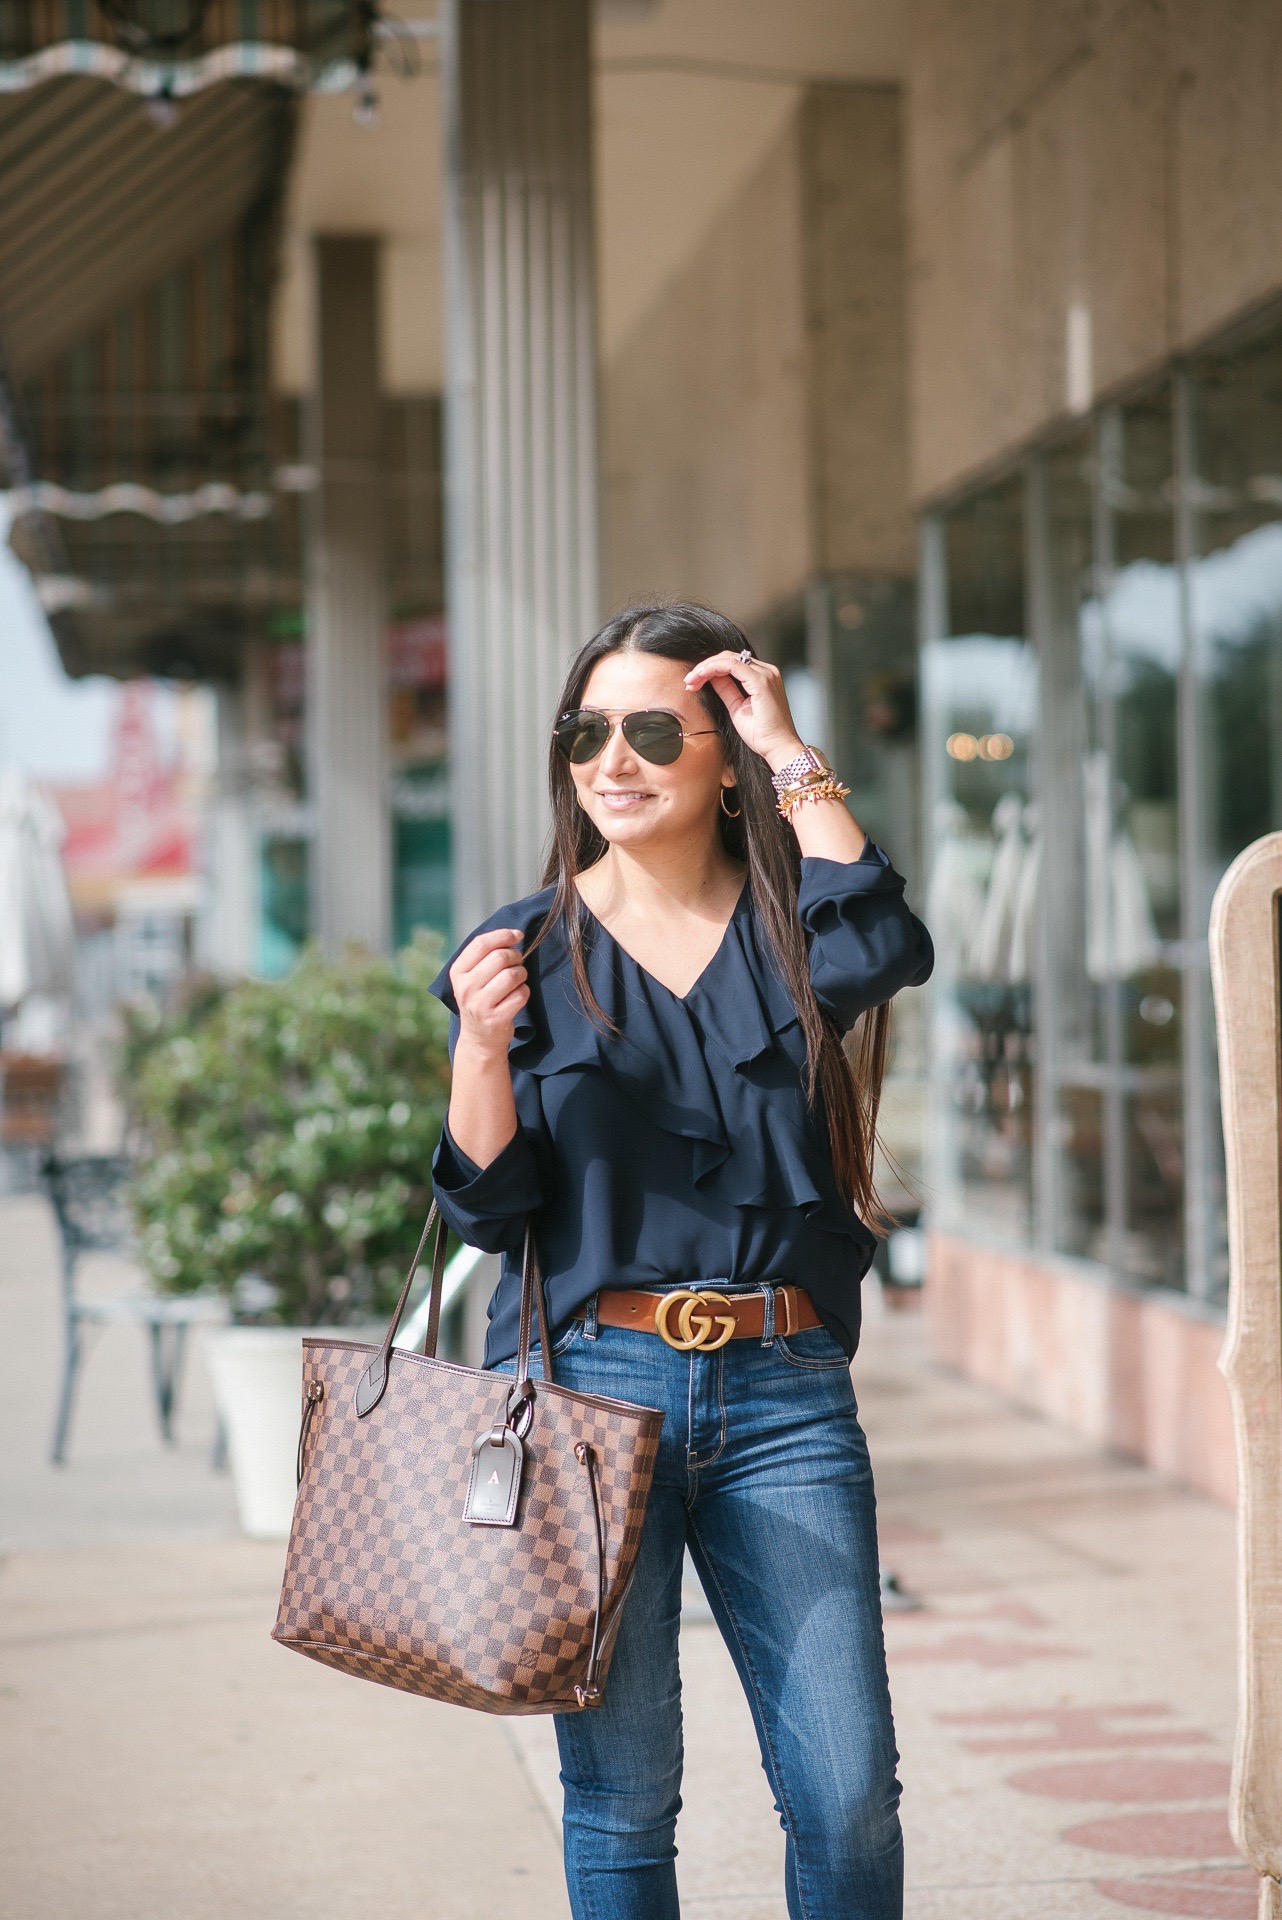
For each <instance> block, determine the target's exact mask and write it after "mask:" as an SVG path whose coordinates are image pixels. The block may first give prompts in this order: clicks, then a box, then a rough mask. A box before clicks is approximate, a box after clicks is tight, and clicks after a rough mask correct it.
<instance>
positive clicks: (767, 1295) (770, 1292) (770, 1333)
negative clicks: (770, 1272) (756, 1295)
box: [761, 1286, 775, 1347]
mask: <svg viewBox="0 0 1282 1920" xmlns="http://www.w3.org/2000/svg"><path fill="white" fill-rule="evenodd" d="M761 1299H762V1308H761V1344H762V1346H763V1347H773V1345H774V1343H775V1290H774V1288H773V1287H769V1286H766V1287H762V1289H761Z"/></svg>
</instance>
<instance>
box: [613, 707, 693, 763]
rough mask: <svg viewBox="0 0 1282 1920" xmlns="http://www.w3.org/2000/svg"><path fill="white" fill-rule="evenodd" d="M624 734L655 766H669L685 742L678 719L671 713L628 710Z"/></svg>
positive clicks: (630, 744) (634, 747) (637, 750)
mask: <svg viewBox="0 0 1282 1920" xmlns="http://www.w3.org/2000/svg"><path fill="white" fill-rule="evenodd" d="M623 737H624V739H625V740H626V741H627V743H628V745H629V746H630V747H631V748H632V749H633V751H634V752H635V753H639V754H640V755H641V758H642V759H643V760H648V761H649V762H650V764H651V766H654V767H670V766H671V765H672V762H673V761H674V760H675V759H676V758H677V756H678V755H679V754H680V752H681V749H682V747H683V746H684V744H685V740H684V736H683V735H682V732H681V722H680V721H679V720H678V719H677V717H676V715H675V714H671V713H660V712H655V713H630V714H629V715H628V716H627V718H626V720H625V721H624V722H623Z"/></svg>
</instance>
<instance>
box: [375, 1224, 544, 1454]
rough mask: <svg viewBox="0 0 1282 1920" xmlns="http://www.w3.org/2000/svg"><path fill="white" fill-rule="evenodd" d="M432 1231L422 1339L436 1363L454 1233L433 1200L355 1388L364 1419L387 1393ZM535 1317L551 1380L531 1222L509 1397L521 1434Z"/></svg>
mask: <svg viewBox="0 0 1282 1920" xmlns="http://www.w3.org/2000/svg"><path fill="white" fill-rule="evenodd" d="M433 1226H435V1228H436V1240H435V1243H434V1245H433V1248H432V1278H431V1283H430V1286H429V1291H428V1309H427V1332H426V1334H425V1335H424V1337H423V1352H424V1353H425V1354H426V1355H427V1356H428V1358H429V1359H432V1360H434V1359H435V1358H436V1342H437V1336H438V1334H439V1332H440V1326H441V1299H442V1296H443V1294H444V1291H445V1252H446V1246H447V1243H448V1238H449V1234H448V1229H447V1228H446V1225H445V1216H444V1215H443V1214H442V1212H441V1210H440V1207H439V1206H438V1205H437V1203H436V1200H435V1198H433V1200H432V1204H431V1206H430V1208H429V1209H428V1215H427V1224H426V1225H425V1226H424V1228H423V1231H422V1234H421V1235H420V1237H419V1243H418V1246H417V1248H416V1250H415V1253H414V1258H413V1259H412V1260H411V1261H410V1264H409V1271H408V1273H407V1274H406V1275H405V1284H404V1285H403V1286H402V1288H401V1292H400V1298H399V1299H398V1300H397V1302H396V1305H395V1306H394V1307H393V1309H392V1317H391V1320H390V1321H389V1322H388V1327H387V1332H386V1333H385V1334H384V1335H383V1344H382V1346H381V1347H380V1348H379V1350H378V1352H377V1353H376V1354H375V1355H374V1357H373V1359H372V1360H371V1361H370V1363H369V1365H368V1366H367V1367H366V1369H365V1371H364V1373H363V1374H362V1375H361V1377H360V1379H359V1380H358V1381H357V1383H356V1413H357V1417H358V1418H359V1419H364V1417H365V1415H366V1414H367V1413H372V1412H373V1410H374V1408H375V1407H376V1406H377V1405H378V1403H379V1401H380V1400H381V1399H382V1397H383V1395H384V1393H385V1392H386V1390H387V1373H388V1368H389V1367H390V1365H391V1359H392V1346H393V1344H394V1342H395V1340H396V1335H397V1330H398V1329H399V1327H400V1324H401V1320H402V1317H403V1316H404V1313H405V1304H406V1302H407V1301H408V1299H409V1297H410V1288H411V1287H412V1286H413V1284H414V1276H415V1274H416V1273H417V1272H418V1269H419V1262H420V1261H421V1260H422V1258H423V1254H424V1251H425V1250H426V1247H427V1242H428V1239H429V1237H430V1235H431V1232H432V1228H433ZM536 1313H537V1315H538V1324H539V1344H540V1347H541V1349H542V1354H543V1378H544V1379H545V1380H549V1381H550V1380H551V1378H552V1339H551V1335H550V1333H549V1330H548V1315H547V1302H546V1300H545V1299H544V1297H543V1276H542V1274H541V1273H540V1271H539V1256H538V1251H537V1249H536V1247H535V1245H534V1232H533V1229H532V1228H531V1226H530V1223H529V1221H528V1220H527V1221H526V1223H525V1245H524V1248H523V1250H522V1255H521V1317H520V1322H519V1328H518V1333H517V1346H516V1385H515V1386H514V1387H513V1389H512V1392H511V1393H510V1394H509V1395H508V1419H509V1422H510V1423H511V1424H512V1425H513V1426H517V1425H518V1422H521V1421H522V1420H523V1425H522V1426H521V1427H520V1429H519V1430H520V1431H522V1432H523V1431H524V1430H525V1428H527V1427H528V1426H529V1422H530V1416H531V1415H532V1413H533V1401H534V1385H533V1382H532V1381H531V1379H530V1333H531V1329H532V1325H533V1319H534V1315H535V1314H536Z"/></svg>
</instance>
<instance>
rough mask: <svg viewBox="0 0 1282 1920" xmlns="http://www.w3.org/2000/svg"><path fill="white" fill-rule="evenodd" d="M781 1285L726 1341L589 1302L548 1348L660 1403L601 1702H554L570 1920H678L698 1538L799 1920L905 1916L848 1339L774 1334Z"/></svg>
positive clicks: (604, 1384) (567, 1363)
mask: <svg viewBox="0 0 1282 1920" xmlns="http://www.w3.org/2000/svg"><path fill="white" fill-rule="evenodd" d="M709 1284H712V1285H715V1284H716V1283H715V1282H713V1283H709ZM719 1290H720V1291H723V1292H738V1291H742V1290H741V1289H737V1288H727V1287H724V1286H723V1287H721V1288H720V1289H719ZM766 1295H767V1307H766V1325H765V1331H764V1334H763V1337H762V1338H761V1339H760V1340H756V1339H743V1340H732V1341H730V1342H729V1344H728V1345H726V1346H724V1347H722V1348H720V1349H719V1350H718V1351H716V1352H711V1353H707V1352H699V1351H694V1352H690V1353H680V1352H676V1351H674V1350H673V1349H672V1348H670V1347H668V1346H666V1345H665V1344H664V1342H663V1341H662V1340H660V1339H659V1338H658V1337H657V1336H656V1335H654V1334H649V1333H640V1332H637V1331H635V1330H633V1329H631V1328H616V1327H601V1326H598V1324H597V1321H596V1310H595V1309H596V1303H595V1300H591V1301H589V1302H588V1305H587V1309H586V1312H585V1316H584V1318H583V1319H581V1320H576V1321H574V1322H573V1323H572V1324H571V1326H570V1327H569V1328H568V1329H567V1330H566V1331H565V1332H564V1333H562V1334H561V1335H560V1337H559V1338H558V1339H557V1340H556V1341H555V1343H554V1346H553V1356H554V1371H555V1377H556V1378H557V1380H559V1381H560V1382H561V1384H562V1385H563V1386H567V1387H576V1388H579V1389H581V1390H582V1391H584V1392H586V1393H598V1394H607V1395H609V1396H611V1397H613V1398H616V1399H620V1400H630V1401H633V1402H634V1403H637V1404H640V1405H643V1406H648V1407H656V1408H659V1409H660V1410H661V1411H662V1412H663V1415H664V1423H663V1431H662V1435H661V1438H660V1443H659V1457H658V1465H657V1468H656V1472H655V1478H654V1485H653V1488H652V1491H651V1494H650V1502H649V1506H648V1508H647V1512H646V1520H645V1527H644V1530H643V1533H642V1540H641V1548H640V1552H639V1556H638V1560H637V1568H636V1574H635V1578H634V1580H633V1583H632V1589H631V1592H630V1593H629V1595H628V1599H627V1603H626V1606H625V1608H624V1613H623V1621H622V1625H621V1626H620V1629H619V1637H618V1642H617V1645H616V1648H615V1653H614V1659H613V1663H612V1665H611V1667H610V1674H609V1680H608V1683H607V1686H606V1691H605V1702H604V1704H603V1705H602V1706H601V1707H600V1708H597V1709H595V1710H590V1711H587V1712H582V1713H574V1714H558V1715H557V1716H556V1732H557V1742H558V1745H559V1748H560V1756H561V1781H562V1785H563V1788H564V1795H565V1800H564V1817H563V1835H564V1847H565V1871H566V1880H567V1883H568V1887H569V1895H570V1907H571V1911H572V1913H573V1915H574V1920H679V1915H680V1905H679V1901H678V1895H677V1877H676V1855H677V1848H676V1825H677V1814H678V1811H679V1809H680V1806H681V1770H682V1728H681V1676H680V1670H679V1664H678V1628H679V1626H680V1618H681V1570H682V1561H683V1555H684V1550H685V1548H686V1547H687V1546H688V1547H689V1549H690V1554H691V1557H692V1559H693V1560H694V1563H695V1566H696V1567H697V1569H698V1572H699V1578H700V1580H701V1581H702V1583H703V1589H704V1592H705V1594H706V1595H707V1599H708V1604H709V1606H710V1607H711V1609H712V1613H713V1616H714V1618H715V1620H716V1623H717V1626H718V1627H719V1628H720V1631H721V1634H722V1637H723V1639H724V1640H725V1643H726V1646H727V1647H728V1648H729V1650H730V1655H731V1658H732V1659H733V1661H734V1664H735V1666H736V1668H737V1669H738V1673H739V1678H740V1680H741V1682H742V1684H743V1688H744V1692H745V1694H746V1695H747V1699H748V1704H749V1706H750V1708H751V1710H752V1716H753V1719H754V1721H755V1723H756V1729H757V1738H758V1740H759V1742H760V1746H761V1759H762V1764H763V1766H764V1768H765V1772H766V1776H767V1779H768V1780H769V1782H770V1787H771V1790H772V1792H773V1794H774V1800H775V1807H776V1809H777V1811H778V1813H779V1818H780V1823H781V1825H782V1827H783V1830H784V1833H785V1835H786V1836H787V1838H786V1860H785V1889H786V1896H787V1904H788V1913H789V1915H790V1920H901V1916H902V1912H903V1843H902V1839H901V1835H900V1827H899V1812H898V1808H899V1783H898V1780H897V1779H896V1774H895V1769H896V1765H897V1762H898V1755H897V1753H896V1751H895V1736H894V1727H893V1724H892V1720H891V1710H890V1693H889V1688H888V1686H887V1681H886V1659H885V1651H884V1647H883V1641H882V1623H881V1600H880V1591H879V1581H878V1571H877V1536H876V1516H875V1502H874V1495H873V1482H872V1470H871V1467H870V1465H869V1461H868V1445H867V1441H866V1440H865V1438H864V1434H863V1429H862V1428H861V1426H860V1424H859V1417H858V1412H857V1409H856V1405H855V1395H854V1390H853V1387H852V1384H851V1379H850V1369H849V1364H848V1362H847V1359H846V1356H845V1354H844V1352H843V1351H842V1349H841V1348H840V1346H839V1345H838V1344H837V1342H836V1341H835V1340H834V1339H833V1337H832V1335H831V1334H829V1333H828V1332H827V1331H826V1330H825V1329H823V1328H816V1329H812V1330H807V1331H804V1332H801V1333H796V1334H793V1335H791V1336H790V1337H788V1338H784V1337H783V1336H782V1335H780V1334H777V1333H775V1332H774V1313H773V1306H774V1296H773V1293H772V1291H771V1290H770V1289H766ZM536 1354H537V1350H536ZM512 1367H513V1362H511V1361H505V1362H504V1363H503V1370H504V1371H507V1372H510V1371H511V1370H512ZM532 1371H534V1372H536V1373H537V1372H538V1371H539V1369H538V1366H537V1365H535V1366H534V1368H533V1369H532Z"/></svg>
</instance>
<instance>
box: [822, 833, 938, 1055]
mask: <svg viewBox="0 0 1282 1920" xmlns="http://www.w3.org/2000/svg"><path fill="white" fill-rule="evenodd" d="M797 905H798V910H799V912H800V914H801V923H802V926H803V927H804V928H805V932H806V941H807V945H808V946H809V949H810V977H811V980H812V981H813V983H814V989H815V994H816V997H817V998H818V1001H819V1004H820V1006H821V1007H822V1008H823V1010H824V1012H825V1013H826V1014H828V1016H829V1018H830V1019H832V1020H834V1021H835V1022H836V1024H837V1025H838V1026H839V1027H840V1028H841V1030H842V1031H843V1032H848V1031H849V1029H850V1028H851V1027H853V1026H854V1024H855V1022H856V1020H857V1019H858V1018H859V1016H860V1014H861V1013H865V1012H867V1010H868V1008H869V1007H876V1006H880V1005H881V1003H882V1002H883V1001H884V1000H889V999H891V998H892V997H893V996H894V995H895V994H896V993H898V992H899V989H900V988H901V987H917V986H920V985H921V984H922V982H923V981H924V980H927V979H929V977H930V972H931V968H932V967H933V966H934V964H935V953H934V948H933V947H932V945H931V941H930V935H929V934H928V933H927V931H926V929H925V927H924V926H923V925H922V923H921V921H920V920H918V918H917V917H916V915H915V914H913V913H911V912H910V911H909V909H908V907H907V905H906V904H905V901H904V881H903V877H902V875H901V874H898V873H896V872H895V869H894V868H893V867H892V866H891V864H890V862H889V860H888V859H887V858H886V855H885V854H884V853H883V852H882V850H881V848H880V847H879V846H877V845H876V844H875V843H874V842H873V841H871V840H870V841H869V842H868V844H867V846H866V847H865V848H864V851H863V853H862V854H861V855H860V857H859V859H858V860H855V861H851V862H849V863H844V862H842V861H839V860H812V859H808V860H803V861H802V863H801V891H800V894H799V896H798V901H797Z"/></svg>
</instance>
